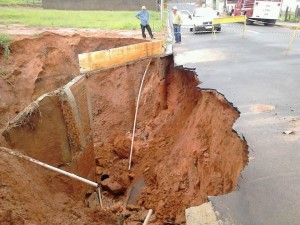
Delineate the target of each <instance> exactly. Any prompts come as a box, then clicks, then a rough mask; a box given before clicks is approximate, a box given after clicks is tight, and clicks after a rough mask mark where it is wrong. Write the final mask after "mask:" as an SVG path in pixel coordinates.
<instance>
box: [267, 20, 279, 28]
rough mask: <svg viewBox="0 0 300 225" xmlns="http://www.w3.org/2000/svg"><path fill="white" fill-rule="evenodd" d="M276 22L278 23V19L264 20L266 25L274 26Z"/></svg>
mask: <svg viewBox="0 0 300 225" xmlns="http://www.w3.org/2000/svg"><path fill="white" fill-rule="evenodd" d="M275 23H276V20H266V21H264V25H265V26H270V27H272V26H274V25H275Z"/></svg>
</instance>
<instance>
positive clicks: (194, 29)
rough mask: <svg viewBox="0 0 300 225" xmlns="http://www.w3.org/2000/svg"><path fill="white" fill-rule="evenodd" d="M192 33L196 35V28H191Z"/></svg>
mask: <svg viewBox="0 0 300 225" xmlns="http://www.w3.org/2000/svg"><path fill="white" fill-rule="evenodd" d="M193 33H194V34H197V31H196V26H194V28H193Z"/></svg>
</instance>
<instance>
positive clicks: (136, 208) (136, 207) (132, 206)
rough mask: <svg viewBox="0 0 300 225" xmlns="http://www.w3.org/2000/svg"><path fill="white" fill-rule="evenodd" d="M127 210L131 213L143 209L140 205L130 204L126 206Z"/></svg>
mask: <svg viewBox="0 0 300 225" xmlns="http://www.w3.org/2000/svg"><path fill="white" fill-rule="evenodd" d="M126 209H128V210H130V211H139V210H140V209H141V207H140V206H138V205H133V204H128V205H127V206H126Z"/></svg>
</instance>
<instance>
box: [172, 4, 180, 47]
mask: <svg viewBox="0 0 300 225" xmlns="http://www.w3.org/2000/svg"><path fill="white" fill-rule="evenodd" d="M172 11H173V28H174V36H175V42H176V43H178V44H180V43H181V31H180V28H181V24H182V18H181V15H180V14H179V12H178V11H177V6H173V8H172Z"/></svg>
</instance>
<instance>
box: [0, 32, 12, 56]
mask: <svg viewBox="0 0 300 225" xmlns="http://www.w3.org/2000/svg"><path fill="white" fill-rule="evenodd" d="M9 42H10V36H8V35H7V34H0V46H2V48H3V49H4V56H5V57H6V58H7V57H8V56H9V54H10V49H9V47H10V45H9Z"/></svg>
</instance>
